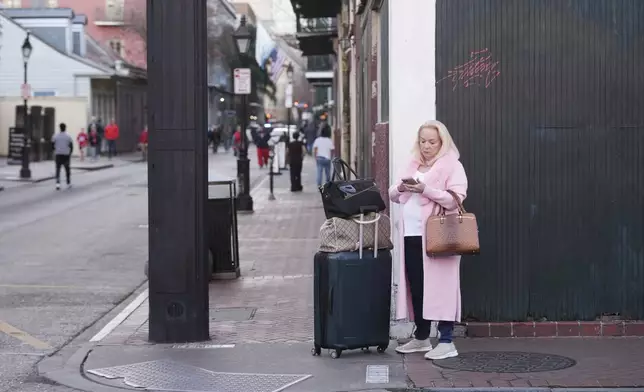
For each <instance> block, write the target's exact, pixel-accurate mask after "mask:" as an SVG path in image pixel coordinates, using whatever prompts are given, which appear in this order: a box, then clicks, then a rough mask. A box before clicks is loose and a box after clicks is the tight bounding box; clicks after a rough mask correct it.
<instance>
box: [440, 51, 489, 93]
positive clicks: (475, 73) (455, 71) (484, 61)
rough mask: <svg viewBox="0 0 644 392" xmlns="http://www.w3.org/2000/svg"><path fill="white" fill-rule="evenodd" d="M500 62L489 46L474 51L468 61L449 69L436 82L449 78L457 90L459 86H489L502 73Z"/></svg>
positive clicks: (453, 87) (453, 88)
mask: <svg viewBox="0 0 644 392" xmlns="http://www.w3.org/2000/svg"><path fill="white" fill-rule="evenodd" d="M499 63H500V62H499V61H494V60H493V59H492V53H491V52H490V50H489V49H488V48H485V49H482V50H476V51H472V52H470V59H469V60H468V61H467V62H465V63H463V64H460V65H457V66H455V67H454V68H452V69H450V70H449V71H447V76H445V77H443V78H442V79H440V80H439V81H438V82H436V83H437V84H438V83H440V82H442V81H444V80H449V81H451V83H452V90H456V88H458V87H459V86H463V87H465V88H468V87H471V86H482V87H485V88H488V87H490V85H491V84H492V82H493V81H494V80H495V79H496V78H498V77H499V75H501V71H499Z"/></svg>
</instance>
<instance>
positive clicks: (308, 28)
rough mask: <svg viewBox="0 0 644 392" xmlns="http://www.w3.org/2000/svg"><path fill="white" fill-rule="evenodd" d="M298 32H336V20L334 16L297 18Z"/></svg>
mask: <svg viewBox="0 0 644 392" xmlns="http://www.w3.org/2000/svg"><path fill="white" fill-rule="evenodd" d="M297 32H298V34H302V33H305V34H320V35H326V34H337V32H338V21H337V19H336V18H313V19H306V18H297Z"/></svg>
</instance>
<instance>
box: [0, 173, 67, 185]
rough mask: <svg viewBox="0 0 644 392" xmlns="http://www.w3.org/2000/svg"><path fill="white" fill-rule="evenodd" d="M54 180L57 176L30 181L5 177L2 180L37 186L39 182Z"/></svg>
mask: <svg viewBox="0 0 644 392" xmlns="http://www.w3.org/2000/svg"><path fill="white" fill-rule="evenodd" d="M54 178H56V176H55V175H53V174H52V175H49V176H44V177H38V178H31V179H28V180H23V179H21V178H19V177H3V178H0V180H4V181H13V182H21V183H23V184H37V183H39V182H43V181H49V180H53V179H54Z"/></svg>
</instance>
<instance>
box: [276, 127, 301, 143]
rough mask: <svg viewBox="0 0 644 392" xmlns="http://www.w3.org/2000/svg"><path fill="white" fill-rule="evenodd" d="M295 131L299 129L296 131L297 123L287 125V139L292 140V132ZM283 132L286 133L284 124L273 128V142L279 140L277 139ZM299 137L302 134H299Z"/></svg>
mask: <svg viewBox="0 0 644 392" xmlns="http://www.w3.org/2000/svg"><path fill="white" fill-rule="evenodd" d="M295 132H299V131H298V129H297V125H291V126H290V127H289V133H288V136H289V141H290V140H293V134H294V133H295ZM284 134H286V126H281V127H277V128H273V130H272V131H271V139H273V140H275V142H277V141H279V139H280V138H281V137H282V136H283V135H284ZM301 137H302V136H301V135H300V138H301Z"/></svg>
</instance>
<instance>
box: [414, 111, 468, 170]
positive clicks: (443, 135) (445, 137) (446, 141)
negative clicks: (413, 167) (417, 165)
mask: <svg viewBox="0 0 644 392" xmlns="http://www.w3.org/2000/svg"><path fill="white" fill-rule="evenodd" d="M423 129H435V130H436V131H438V137H439V138H440V139H441V144H442V145H441V149H440V150H439V151H438V153H437V154H436V156H435V157H434V158H432V159H431V161H429V162H425V158H423V154H421V152H420V132H421V131H422V130H423ZM450 151H451V152H453V153H456V157H457V158H458V157H459V155H460V154H459V152H458V148H456V144H455V143H454V139H452V135H450V134H449V131H448V130H447V127H446V126H445V124H443V123H442V122H440V121H437V120H431V121H426V122H424V123H423V124H422V125H421V126H420V127H419V128H418V132H416V140H415V141H414V148H413V149H412V154H413V157H414V159H415V160H417V161H418V162H422V163H424V164H426V165H429V166H431V165H433V164H434V162H436V161H437V160H438V159H439V158H440V157H442V156H443V155H445V154H447V153H449V152H450Z"/></svg>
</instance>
